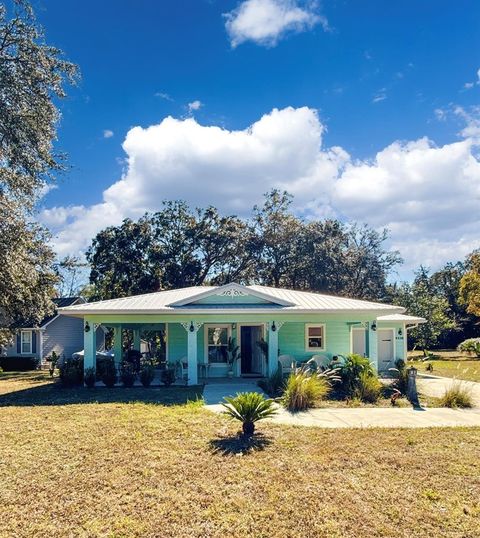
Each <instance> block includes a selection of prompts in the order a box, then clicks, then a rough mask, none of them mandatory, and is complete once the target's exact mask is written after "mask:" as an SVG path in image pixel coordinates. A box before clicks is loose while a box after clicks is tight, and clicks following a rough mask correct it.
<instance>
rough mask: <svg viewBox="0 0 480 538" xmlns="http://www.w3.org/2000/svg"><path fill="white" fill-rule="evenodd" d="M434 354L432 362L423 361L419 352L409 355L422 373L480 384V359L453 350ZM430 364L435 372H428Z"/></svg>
mask: <svg viewBox="0 0 480 538" xmlns="http://www.w3.org/2000/svg"><path fill="white" fill-rule="evenodd" d="M433 354H434V358H433V359H432V360H426V361H425V360H423V357H422V354H421V353H418V352H417V353H409V358H410V359H414V362H413V364H414V366H415V367H416V368H418V369H419V371H420V372H421V373H431V374H432V375H438V376H441V377H455V378H457V379H464V380H466V381H478V382H480V359H475V358H473V357H472V356H471V355H467V354H464V353H460V352H458V351H453V350H450V351H434V352H433ZM428 364H431V365H432V366H433V371H431V372H428V371H427V370H426V367H427V365H428Z"/></svg>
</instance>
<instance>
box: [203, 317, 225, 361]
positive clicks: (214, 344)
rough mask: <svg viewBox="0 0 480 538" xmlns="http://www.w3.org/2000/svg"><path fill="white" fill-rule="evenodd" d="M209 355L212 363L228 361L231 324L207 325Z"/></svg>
mask: <svg viewBox="0 0 480 538" xmlns="http://www.w3.org/2000/svg"><path fill="white" fill-rule="evenodd" d="M205 330H206V332H207V334H206V341H207V357H208V362H209V363H210V364H225V363H226V362H227V346H228V337H229V336H230V325H207V326H206V327H205Z"/></svg>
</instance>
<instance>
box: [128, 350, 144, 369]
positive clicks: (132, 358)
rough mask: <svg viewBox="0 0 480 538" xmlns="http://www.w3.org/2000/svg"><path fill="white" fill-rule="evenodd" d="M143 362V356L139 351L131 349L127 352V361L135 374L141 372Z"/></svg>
mask: <svg viewBox="0 0 480 538" xmlns="http://www.w3.org/2000/svg"><path fill="white" fill-rule="evenodd" d="M141 360H142V354H141V353H140V351H138V350H137V349H129V350H128V352H127V361H126V362H129V363H130V364H131V365H132V367H133V369H134V371H135V373H137V372H139V371H140V362H141Z"/></svg>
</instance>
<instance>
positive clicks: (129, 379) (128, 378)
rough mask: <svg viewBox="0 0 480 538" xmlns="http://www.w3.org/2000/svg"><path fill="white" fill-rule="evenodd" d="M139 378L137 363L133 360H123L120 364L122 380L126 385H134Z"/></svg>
mask: <svg viewBox="0 0 480 538" xmlns="http://www.w3.org/2000/svg"><path fill="white" fill-rule="evenodd" d="M135 379H137V374H136V368H135V365H134V364H133V363H131V362H126V361H124V362H122V364H121V365H120V380H121V381H122V383H123V386H124V387H133V385H134V384H135Z"/></svg>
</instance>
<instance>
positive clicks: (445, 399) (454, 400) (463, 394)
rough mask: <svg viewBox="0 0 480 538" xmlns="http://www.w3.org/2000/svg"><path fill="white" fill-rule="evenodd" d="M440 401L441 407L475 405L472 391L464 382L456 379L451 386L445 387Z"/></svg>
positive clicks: (463, 407) (454, 407)
mask: <svg viewBox="0 0 480 538" xmlns="http://www.w3.org/2000/svg"><path fill="white" fill-rule="evenodd" d="M439 403H440V406H441V407H451V408H453V409H456V408H462V409H465V408H469V407H473V398H472V392H471V390H470V389H469V388H468V387H467V386H466V385H465V384H464V383H461V382H460V381H455V382H454V383H452V385H451V386H450V387H449V388H447V389H445V393H444V394H443V396H442V397H441V398H440V402H439Z"/></svg>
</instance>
